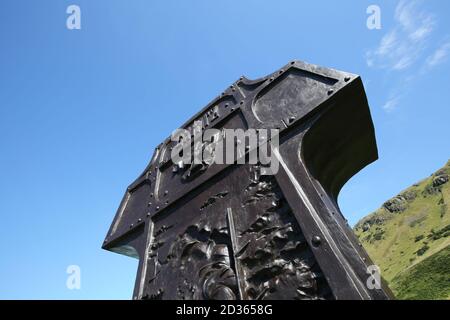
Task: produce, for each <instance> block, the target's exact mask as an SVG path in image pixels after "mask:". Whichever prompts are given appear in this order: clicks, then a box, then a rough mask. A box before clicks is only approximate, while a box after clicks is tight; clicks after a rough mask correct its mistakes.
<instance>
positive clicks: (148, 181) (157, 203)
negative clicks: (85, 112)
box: [103, 61, 391, 299]
mask: <svg viewBox="0 0 450 320" xmlns="http://www.w3.org/2000/svg"><path fill="white" fill-rule="evenodd" d="M196 120H202V123H203V124H204V127H208V128H215V129H219V130H223V129H243V130H247V129H257V130H258V129H278V130H279V137H278V138H279V145H278V146H276V147H275V148H272V150H271V156H272V157H273V158H274V159H276V160H277V161H278V163H279V168H278V170H277V171H276V172H274V174H273V175H265V174H263V172H265V166H264V165H263V164H261V163H259V162H258V163H254V164H249V163H243V164H238V163H237V162H235V163H228V164H216V163H214V164H210V163H207V162H203V163H201V164H200V165H197V166H190V167H189V166H182V165H181V166H180V165H179V163H173V162H172V159H171V156H170V155H171V150H172V149H173V148H174V147H175V145H176V143H175V142H174V141H172V139H170V137H169V138H167V139H166V140H165V141H164V142H163V143H161V144H160V145H159V146H158V147H157V148H156V150H155V153H154V156H153V158H152V160H151V162H150V164H149V165H148V167H147V168H146V169H145V170H144V172H143V173H142V174H141V175H140V176H139V177H138V179H137V180H136V181H135V182H134V183H133V184H131V185H130V186H129V187H128V188H127V191H126V193H125V196H124V198H123V200H122V202H121V204H120V207H119V209H118V211H117V214H116V216H115V218H114V221H113V223H112V225H111V227H110V230H109V232H108V234H107V237H106V239H105V242H104V244H103V248H104V249H107V250H111V251H115V252H118V253H122V254H125V255H128V256H132V257H135V258H138V259H139V268H138V272H137V277H136V283H135V290H134V295H133V297H134V298H135V299H388V298H390V297H391V294H390V291H389V289H388V288H387V287H386V285H385V284H384V282H382V283H381V286H375V288H373V287H370V288H369V287H368V286H367V284H366V283H367V279H368V278H369V276H370V275H369V274H368V273H367V267H368V266H370V265H372V263H371V261H370V259H369V257H368V256H367V254H366V252H365V251H364V250H363V249H362V248H361V246H360V244H359V243H358V241H357V239H356V238H355V236H354V234H353V232H352V230H351V229H350V227H349V226H348V224H347V222H346V220H345V218H344V217H343V216H342V214H341V212H340V210H339V208H338V205H337V196H338V193H339V191H340V189H341V188H342V186H343V185H344V184H345V182H346V181H348V179H350V178H351V177H352V176H353V175H354V174H356V173H357V172H358V171H359V170H361V169H362V168H363V167H365V166H366V165H368V164H369V163H371V162H373V161H375V160H376V159H377V149H376V142H375V136H374V128H373V124H372V120H371V117H370V112H369V108H368V104H367V99H366V96H365V92H364V88H363V85H362V82H361V79H360V78H359V77H358V76H356V75H353V74H349V73H345V72H340V71H335V70H331V69H326V68H321V67H318V66H314V65H309V64H305V63H302V62H298V61H293V62H291V63H289V64H288V65H286V66H284V67H283V68H281V69H280V70H278V71H276V72H275V73H273V74H271V75H269V76H267V77H264V78H261V79H258V80H248V79H246V78H245V77H241V78H240V79H239V80H238V81H237V82H235V83H234V84H233V85H231V86H230V87H229V88H228V89H227V90H226V91H225V92H223V93H222V94H221V95H220V96H218V97H217V98H216V99H214V100H213V101H212V102H211V103H210V104H209V105H208V106H206V107H205V108H204V109H203V110H201V111H200V112H199V113H197V114H196V115H195V116H194V117H192V118H191V119H190V120H189V121H187V122H186V124H185V125H184V126H183V127H182V128H186V129H192V127H193V123H194V121H196ZM244 143H245V142H244ZM268 143H270V141H266V142H265V145H264V146H265V147H267V144H268ZM262 147H263V144H260V145H258V148H262ZM245 150H246V151H245V152H246V154H244V155H242V157H244V158H245V157H248V153H249V152H251V150H250V149H249V148H246V149H245ZM371 288H372V289H371Z"/></svg>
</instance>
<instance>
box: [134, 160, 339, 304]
mask: <svg viewBox="0 0 450 320" xmlns="http://www.w3.org/2000/svg"><path fill="white" fill-rule="evenodd" d="M232 171H233V172H230V173H227V174H226V175H223V176H222V178H221V179H220V180H218V181H217V183H216V184H215V185H214V186H212V187H211V188H208V189H205V190H204V191H202V192H200V193H199V194H198V195H197V196H196V198H198V199H200V198H202V199H206V200H204V201H196V199H192V200H191V201H190V203H202V205H201V206H199V207H197V206H189V205H188V206H183V207H180V208H179V209H177V210H174V211H173V212H170V213H169V214H165V215H161V216H156V217H155V220H154V224H155V227H156V228H155V229H154V230H156V231H155V233H154V235H153V239H152V244H151V246H150V251H149V254H148V257H149V259H153V261H154V269H153V270H154V271H153V276H152V277H149V278H148V280H147V281H148V289H149V290H148V291H147V292H145V293H144V295H143V296H142V298H144V299H162V298H168V299H232V300H234V299H327V298H328V299H330V298H333V296H332V295H331V291H330V288H329V286H328V284H327V282H326V280H325V278H324V276H323V274H322V272H321V270H320V267H319V266H318V265H317V263H316V260H315V258H314V255H313V253H312V251H311V250H310V248H309V246H308V244H307V242H306V240H305V237H304V236H303V234H302V231H301V229H300V227H299V225H298V223H297V222H296V220H295V218H294V216H293V215H292V212H291V210H290V208H289V205H288V204H287V203H286V201H285V199H284V198H283V195H282V192H281V190H280V188H279V187H278V185H277V182H276V181H275V178H274V177H272V176H261V175H260V168H259V166H240V167H238V168H236V169H234V170H232ZM227 180H230V181H227ZM228 183H232V184H233V190H232V191H227V190H224V191H220V192H216V189H220V186H221V185H225V184H228ZM229 197H230V198H233V200H232V201H229V199H227V198H229ZM181 215H183V217H181ZM178 230H179V232H177V231H178ZM168 281H169V282H170V283H177V286H168V285H167V282H168Z"/></svg>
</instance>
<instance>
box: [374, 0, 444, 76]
mask: <svg viewBox="0 0 450 320" xmlns="http://www.w3.org/2000/svg"><path fill="white" fill-rule="evenodd" d="M419 2H420V1H418V0H401V1H400V2H399V3H398V5H397V7H396V9H395V14H394V22H395V25H394V27H393V28H392V29H391V30H389V31H388V32H387V33H386V34H385V35H384V36H383V38H382V39H381V41H380V43H379V45H378V46H377V47H376V48H375V49H372V50H369V51H368V52H367V53H366V62H367V65H368V66H369V67H378V68H383V69H388V70H394V71H401V70H405V69H407V68H409V67H411V66H412V65H413V64H414V63H415V62H416V61H418V60H419V59H420V57H421V56H422V54H423V52H424V50H425V49H426V47H427V42H428V39H429V37H430V35H431V34H432V32H433V30H434V27H435V25H436V21H435V17H434V15H432V14H431V13H429V12H427V11H424V10H422V9H421V8H420V6H419Z"/></svg>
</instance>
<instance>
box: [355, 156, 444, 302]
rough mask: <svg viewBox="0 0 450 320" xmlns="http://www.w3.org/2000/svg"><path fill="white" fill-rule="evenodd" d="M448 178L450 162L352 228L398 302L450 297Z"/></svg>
mask: <svg viewBox="0 0 450 320" xmlns="http://www.w3.org/2000/svg"><path fill="white" fill-rule="evenodd" d="M449 177H450V161H449V162H448V163H447V164H446V166H445V167H444V168H442V169H440V170H438V171H437V172H436V173H434V174H433V175H431V176H430V177H429V178H427V179H424V180H422V181H420V182H419V183H417V184H414V185H413V186H412V187H410V188H408V189H406V190H404V191H403V192H401V193H400V194H399V195H398V196H396V197H394V198H392V199H390V200H388V201H386V202H385V203H384V204H383V206H382V207H381V208H380V209H378V210H377V211H375V212H374V213H372V214H370V215H369V216H367V217H365V218H363V219H362V220H361V221H359V222H358V223H357V224H356V226H355V233H356V235H357V236H358V238H359V239H360V241H361V242H362V244H363V246H364V247H365V248H366V250H367V252H368V253H369V255H370V256H371V257H372V259H373V260H374V262H375V263H376V264H377V265H378V266H379V267H380V268H381V272H382V276H383V277H384V278H385V279H386V281H387V282H388V283H389V285H390V287H391V289H392V290H393V291H394V293H395V294H396V296H397V297H398V298H399V299H449V298H450V271H449V268H450V252H449V251H450V209H449V205H450V182H449Z"/></svg>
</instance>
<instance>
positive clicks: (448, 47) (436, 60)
mask: <svg viewBox="0 0 450 320" xmlns="http://www.w3.org/2000/svg"><path fill="white" fill-rule="evenodd" d="M449 53H450V41H448V42H446V43H444V44H443V45H441V46H440V47H439V48H438V49H436V51H434V53H433V54H431V55H430V56H429V57H428V58H427V60H426V65H427V66H428V67H435V66H437V65H439V64H441V63H443V62H445V60H446V59H447V57H448V55H449Z"/></svg>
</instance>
